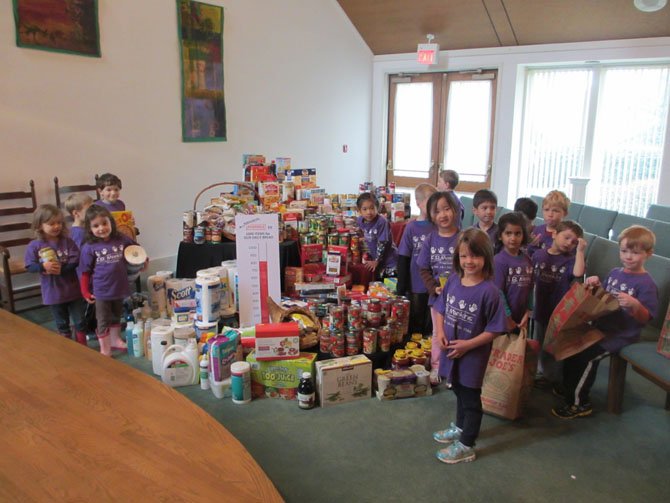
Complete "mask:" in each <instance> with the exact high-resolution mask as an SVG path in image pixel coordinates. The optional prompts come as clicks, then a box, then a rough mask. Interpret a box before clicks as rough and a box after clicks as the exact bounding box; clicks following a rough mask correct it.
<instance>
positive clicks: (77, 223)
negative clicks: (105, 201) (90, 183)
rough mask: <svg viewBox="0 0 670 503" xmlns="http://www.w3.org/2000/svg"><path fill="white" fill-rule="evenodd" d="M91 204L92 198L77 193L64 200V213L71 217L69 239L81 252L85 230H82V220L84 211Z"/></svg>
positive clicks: (84, 214)
mask: <svg viewBox="0 0 670 503" xmlns="http://www.w3.org/2000/svg"><path fill="white" fill-rule="evenodd" d="M92 204H93V198H92V197H91V196H89V195H88V194H82V193H81V192H77V193H74V194H70V195H69V196H68V198H67V199H66V200H65V203H64V206H65V211H67V212H68V214H69V215H70V216H71V217H72V220H73V222H72V227H71V228H70V238H72V241H74V242H75V244H76V245H77V246H78V247H79V249H80V250H81V247H82V245H83V244H84V236H85V235H86V229H84V218H85V216H86V210H87V209H88V207H89V206H91V205H92Z"/></svg>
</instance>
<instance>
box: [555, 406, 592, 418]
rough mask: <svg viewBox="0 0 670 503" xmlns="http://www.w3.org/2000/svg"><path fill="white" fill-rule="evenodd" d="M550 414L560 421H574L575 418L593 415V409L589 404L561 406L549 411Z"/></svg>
mask: <svg viewBox="0 0 670 503" xmlns="http://www.w3.org/2000/svg"><path fill="white" fill-rule="evenodd" d="M551 413H552V414H553V415H554V416H556V417H560V418H561V419H574V418H576V417H586V416H590V415H591V414H592V413H593V407H592V406H591V404H590V403H585V404H584V405H563V406H562V407H556V408H554V409H551Z"/></svg>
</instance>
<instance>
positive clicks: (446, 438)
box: [433, 423, 463, 444]
mask: <svg viewBox="0 0 670 503" xmlns="http://www.w3.org/2000/svg"><path fill="white" fill-rule="evenodd" d="M461 433H463V430H461V429H460V428H459V427H458V426H456V425H455V424H454V423H451V424H450V425H449V428H447V429H446V430H440V431H436V432H435V433H433V440H435V441H436V442H439V443H441V444H452V443H454V442H455V441H456V440H460V439H461Z"/></svg>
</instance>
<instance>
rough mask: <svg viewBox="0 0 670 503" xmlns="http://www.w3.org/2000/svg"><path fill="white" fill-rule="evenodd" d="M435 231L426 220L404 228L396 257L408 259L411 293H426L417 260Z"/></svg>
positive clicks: (417, 221)
mask: <svg viewBox="0 0 670 503" xmlns="http://www.w3.org/2000/svg"><path fill="white" fill-rule="evenodd" d="M434 229H435V226H433V224H431V223H430V222H429V221H428V220H412V221H411V222H409V223H408V224H407V225H406V226H405V230H404V232H403V234H402V239H401V240H400V247H399V248H398V255H402V256H404V257H410V261H409V275H410V281H411V287H412V293H426V291H427V290H426V285H424V284H423V281H422V280H421V275H420V274H419V266H418V264H417V260H418V258H419V252H420V251H421V247H422V246H423V243H424V242H425V241H426V238H427V236H428V235H429V234H430V233H431V232H432V231H433V230H434Z"/></svg>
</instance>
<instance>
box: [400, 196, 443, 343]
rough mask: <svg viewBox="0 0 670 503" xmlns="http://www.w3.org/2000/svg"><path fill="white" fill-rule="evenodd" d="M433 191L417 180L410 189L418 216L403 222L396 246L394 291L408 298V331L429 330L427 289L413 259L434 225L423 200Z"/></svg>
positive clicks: (428, 332) (425, 332)
mask: <svg viewBox="0 0 670 503" xmlns="http://www.w3.org/2000/svg"><path fill="white" fill-rule="evenodd" d="M435 192H436V190H435V187H433V186H432V185H430V184H428V183H421V184H419V185H418V186H417V187H416V189H414V197H415V199H416V204H417V206H418V207H419V217H418V218H417V219H416V220H412V221H410V222H409V223H408V224H407V225H406V226H405V229H404V231H403V234H402V238H401V240H400V246H399V248H398V289H397V294H398V295H408V296H409V298H410V314H409V325H410V333H420V334H421V335H426V334H430V333H432V324H431V318H430V316H429V315H428V290H427V289H426V286H425V285H424V284H423V280H422V279H421V275H420V274H419V266H418V264H417V259H418V258H419V253H420V252H421V248H422V246H423V243H424V242H425V241H426V237H427V236H428V235H429V234H430V233H431V232H432V231H433V230H434V229H435V227H434V226H433V224H432V223H431V221H430V220H428V215H427V209H426V203H427V202H428V198H429V197H430V196H431V195H432V194H434V193H435Z"/></svg>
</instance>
